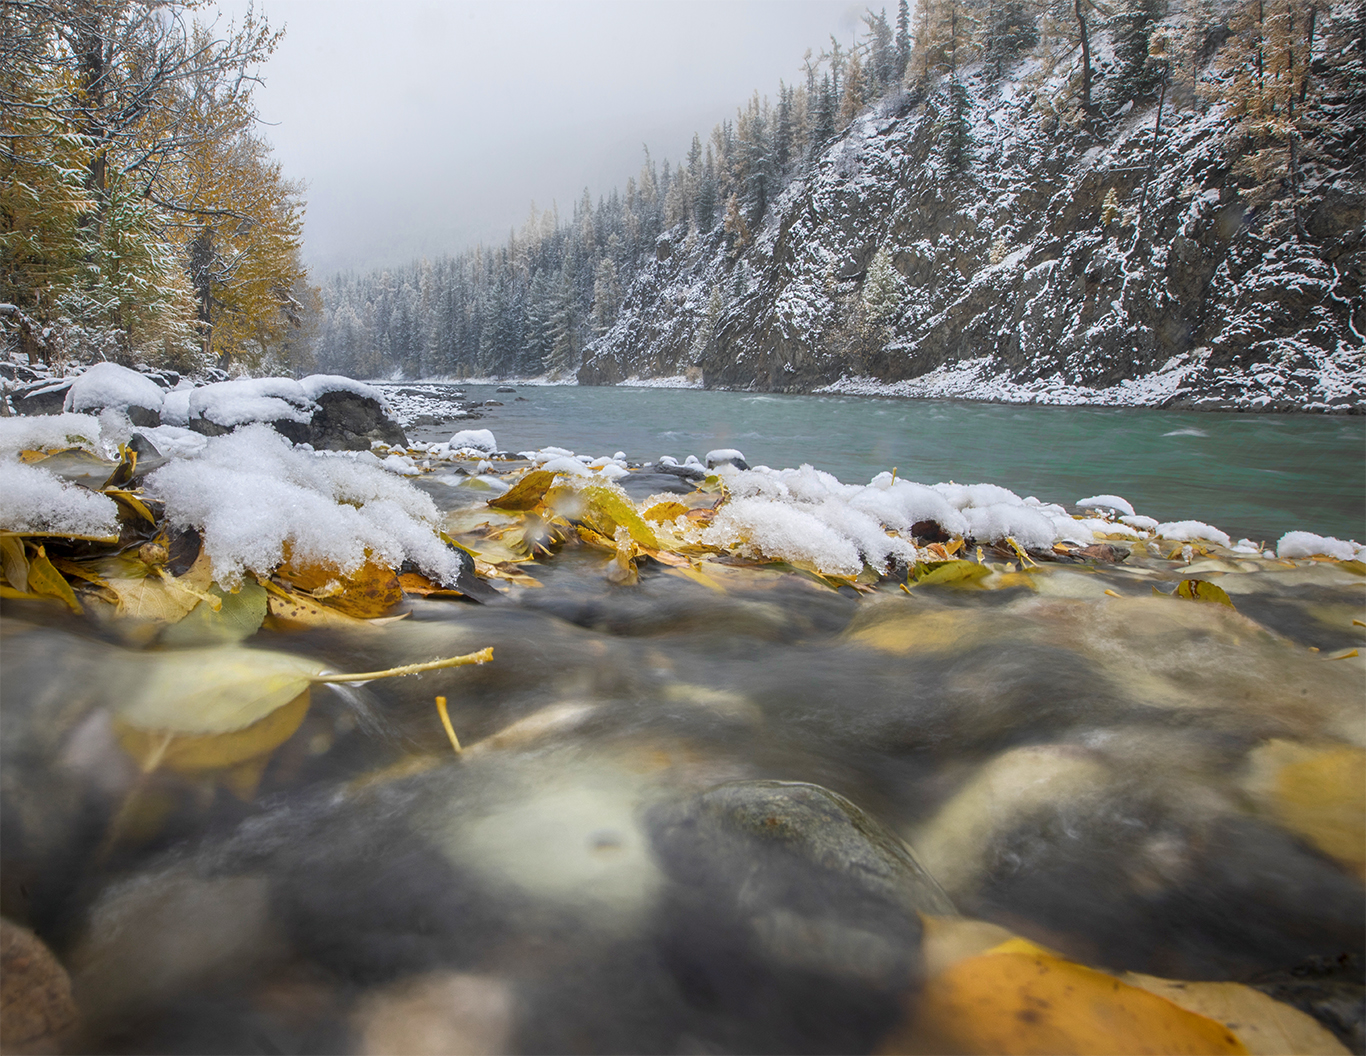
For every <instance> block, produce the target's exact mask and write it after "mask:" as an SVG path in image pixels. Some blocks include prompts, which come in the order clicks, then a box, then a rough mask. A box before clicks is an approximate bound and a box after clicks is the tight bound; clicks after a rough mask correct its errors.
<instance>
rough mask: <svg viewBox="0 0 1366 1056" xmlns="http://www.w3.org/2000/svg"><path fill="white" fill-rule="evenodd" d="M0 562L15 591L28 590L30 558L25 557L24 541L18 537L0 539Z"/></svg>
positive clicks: (9, 536)
mask: <svg viewBox="0 0 1366 1056" xmlns="http://www.w3.org/2000/svg"><path fill="white" fill-rule="evenodd" d="M0 561H3V567H4V570H5V578H6V579H7V580H9V584H10V586H11V587H13V588H14V589H15V590H18V591H21V592H22V591H27V590H28V558H27V557H25V556H24V541H23V540H22V539H20V538H18V537H17V536H13V535H7V536H3V537H0Z"/></svg>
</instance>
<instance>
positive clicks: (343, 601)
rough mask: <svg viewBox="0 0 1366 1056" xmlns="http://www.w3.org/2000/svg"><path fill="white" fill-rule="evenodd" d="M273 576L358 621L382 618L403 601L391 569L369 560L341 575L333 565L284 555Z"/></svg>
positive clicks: (396, 577)
mask: <svg viewBox="0 0 1366 1056" xmlns="http://www.w3.org/2000/svg"><path fill="white" fill-rule="evenodd" d="M275 574H276V575H277V576H279V577H280V578H281V579H283V580H286V581H287V582H289V583H291V584H293V585H294V586H295V587H298V588H299V589H300V590H307V591H312V592H313V593H314V595H315V596H316V597H326V598H327V602H328V604H329V605H330V606H332V607H333V608H335V609H338V610H339V611H341V612H344V613H346V615H348V616H355V617H356V618H357V619H361V620H368V619H370V618H372V617H375V616H383V615H384V614H385V613H386V612H388V611H389V610H390V609H392V608H393V607H394V606H395V605H397V604H398V603H399V602H400V601H402V600H403V588H402V587H401V586H399V582H398V576H397V575H396V574H395V573H394V570H393V569H391V568H388V567H387V566H385V565H382V564H380V563H379V562H378V561H376V560H374V559H373V558H370V559H368V560H367V561H366V562H365V564H363V565H361V566H360V568H358V569H356V570H355V571H354V572H348V573H346V574H343V573H342V572H341V571H340V569H338V568H337V567H336V566H335V565H325V564H322V563H319V562H305V561H299V560H296V559H294V558H292V557H291V556H290V555H289V554H288V552H286V557H285V560H284V562H283V563H282V564H281V565H280V567H279V568H277V569H276V570H275Z"/></svg>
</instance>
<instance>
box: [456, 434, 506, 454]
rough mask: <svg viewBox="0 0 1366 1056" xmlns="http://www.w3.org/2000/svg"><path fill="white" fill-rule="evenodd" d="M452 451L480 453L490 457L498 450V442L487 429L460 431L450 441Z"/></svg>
mask: <svg viewBox="0 0 1366 1056" xmlns="http://www.w3.org/2000/svg"><path fill="white" fill-rule="evenodd" d="M450 446H451V450H452V451H482V452H483V453H484V454H486V455H491V454H493V453H494V452H495V451H497V450H498V441H497V440H495V439H494V438H493V432H492V430H489V429H461V430H460V431H459V432H458V433H456V434H455V435H454V436H452V437H451V439H450Z"/></svg>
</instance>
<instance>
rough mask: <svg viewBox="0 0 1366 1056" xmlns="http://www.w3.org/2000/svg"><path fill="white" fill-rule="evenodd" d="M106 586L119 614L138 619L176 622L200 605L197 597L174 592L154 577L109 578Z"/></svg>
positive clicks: (184, 592)
mask: <svg viewBox="0 0 1366 1056" xmlns="http://www.w3.org/2000/svg"><path fill="white" fill-rule="evenodd" d="M105 586H107V587H108V588H109V589H110V590H112V591H113V592H114V593H115V594H116V595H117V596H118V599H119V600H118V608H117V610H116V611H117V612H118V615H120V616H127V617H130V618H132V619H137V620H152V621H155V622H157V623H177V622H179V621H180V620H183V619H184V618H185V617H186V616H188V615H189V613H190V610H191V609H193V608H194V607H195V606H196V605H198V604H199V596H198V595H197V594H192V593H190V592H189V591H186V590H177V589H176V588H174V587H172V586H169V585H168V584H167V583H166V582H165V581H164V580H162V579H161V578H159V577H157V576H140V577H137V578H124V577H120V576H110V577H109V578H108V579H106V580H105Z"/></svg>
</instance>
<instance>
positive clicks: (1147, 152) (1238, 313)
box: [579, 80, 1366, 411]
mask: <svg viewBox="0 0 1366 1056" xmlns="http://www.w3.org/2000/svg"><path fill="white" fill-rule="evenodd" d="M968 87H969V93H970V99H971V105H972V112H971V123H972V129H973V141H974V142H973V146H972V148H971V157H970V160H969V162H968V164H967V165H966V166H965V167H964V168H963V169H962V170H961V171H954V169H953V167H952V166H950V165H948V164H947V163H946V161H945V157H944V146H943V144H944V142H945V139H946V136H945V133H944V122H945V112H946V110H945V108H946V102H947V93H946V92H945V91H944V90H942V89H941V90H939V91H937V92H934V93H931V94H930V95H928V96H927V97H925V98H916V97H914V96H901V97H899V98H889V99H885V100H884V101H883V102H882V103H881V104H880V105H879V107H877V108H874V109H873V110H871V111H869V112H867V113H865V114H864V115H863V116H861V117H860V118H859V119H857V120H856V121H855V122H854V123H853V124H852V125H851V126H850V127H849V128H848V129H847V130H846V132H845V133H844V134H843V135H842V136H841V137H840V138H839V139H837V140H836V141H835V142H833V143H832V144H831V145H830V147H829V148H828V149H827V150H826V151H825V152H824V154H823V156H822V157H821V158H820V160H819V162H818V163H817V164H816V165H815V166H814V168H813V169H812V170H811V172H810V173H809V175H808V176H807V177H806V178H805V179H800V180H796V181H794V182H792V183H791V184H789V185H788V187H787V188H786V189H785V190H784V192H783V193H782V195H781V196H780V197H779V198H778V199H777V200H776V201H774V202H773V203H772V204H771V205H770V207H769V209H768V210H767V213H766V214H765V216H764V220H763V223H762V226H761V227H760V228H759V230H758V231H757V232H756V234H755V236H754V239H753V243H752V244H751V245H749V246H746V247H742V248H740V250H739V252H738V253H737V252H735V251H733V250H728V249H727V246H726V242H725V237H724V235H723V234H722V233H721V232H720V231H719V230H715V231H713V232H711V233H709V234H706V235H699V234H696V233H694V234H693V235H692V236H691V237H686V235H687V232H686V231H685V229H684V228H683V226H682V225H679V226H678V227H676V228H675V229H674V230H672V231H670V232H668V233H666V234H665V235H664V236H663V237H662V238H661V239H660V242H659V246H658V249H657V253H656V259H655V260H653V261H651V262H650V263H649V265H648V266H646V267H644V268H642V269H641V271H640V273H639V274H638V275H637V278H636V280H635V282H634V283H633V285H632V286H631V288H630V289H629V290H628V292H627V295H626V299H625V303H624V305H623V307H622V310H621V313H620V315H619V317H618V319H617V322H616V325H615V326H614V327H613V328H612V329H611V330H609V331H608V332H607V333H605V334H604V335H602V336H601V337H600V338H598V339H597V340H596V341H595V342H594V343H593V344H592V345H591V346H590V348H589V350H588V354H587V356H586V357H585V362H584V365H583V367H582V369H581V370H580V372H579V379H580V381H581V382H583V383H588V384H612V383H615V382H619V381H622V380H624V379H627V378H630V377H652V376H665V375H682V374H685V373H687V372H688V371H689V369H692V370H693V371H694V373H695V372H696V371H698V370H699V369H700V372H701V374H702V376H703V379H704V381H705V383H706V384H707V385H708V386H718V387H735V388H755V389H764V390H776V391H794V392H802V391H810V390H812V389H817V388H821V387H826V386H829V387H833V388H834V389H836V390H839V391H854V392H869V393H886V394H900V395H932V396H968V397H977V398H989V399H1005V400H1021V401H1040V402H1103V403H1124V404H1167V405H1173V406H1193V407H1205V408H1216V407H1228V406H1237V407H1249V408H1253V407H1263V408H1276V409H1318V410H1339V411H1341V410H1355V411H1363V410H1366V366H1364V365H1363V346H1366V340H1364V339H1363V336H1362V335H1363V333H1366V305H1363V303H1362V282H1363V279H1364V278H1366V240H1363V221H1366V162H1364V161H1363V159H1366V136H1363V135H1362V129H1361V127H1360V121H1359V118H1358V119H1357V120H1355V121H1353V120H1339V121H1337V122H1336V123H1335V124H1329V125H1328V126H1327V127H1326V128H1325V130H1324V131H1323V132H1322V133H1321V134H1320V136H1319V138H1318V140H1317V141H1315V142H1314V143H1313V144H1311V146H1312V147H1313V149H1312V150H1311V151H1307V152H1306V154H1307V156H1310V157H1312V158H1313V159H1314V160H1312V161H1310V162H1309V163H1307V165H1306V167H1305V169H1304V177H1303V181H1302V184H1301V187H1300V190H1299V194H1298V203H1297V204H1298V213H1299V217H1300V221H1301V224H1302V226H1303V233H1301V234H1298V235H1297V233H1296V224H1295V221H1294V207H1295V204H1296V203H1295V202H1294V201H1292V199H1291V197H1290V194H1289V191H1288V188H1287V187H1286V186H1285V185H1284V183H1285V181H1282V184H1281V185H1280V186H1277V185H1276V184H1274V182H1273V184H1272V185H1271V191H1270V192H1269V193H1268V191H1267V184H1266V183H1265V182H1263V183H1262V184H1261V185H1260V187H1259V188H1257V189H1256V190H1254V189H1253V188H1252V186H1251V181H1250V180H1247V179H1244V178H1241V177H1239V176H1238V175H1235V173H1234V171H1231V166H1232V163H1233V161H1234V158H1235V155H1234V153H1233V147H1234V144H1233V143H1232V131H1231V127H1232V124H1231V122H1230V121H1229V120H1228V119H1227V118H1226V117H1225V116H1224V115H1223V113H1222V111H1221V108H1220V107H1218V106H1213V107H1211V108H1208V109H1204V110H1200V109H1196V108H1192V107H1190V106H1189V105H1186V106H1181V107H1173V106H1172V105H1171V104H1170V101H1169V102H1168V105H1167V106H1166V107H1164V109H1163V114H1162V130H1161V135H1160V137H1159V139H1158V143H1157V150H1156V152H1155V153H1154V150H1153V140H1154V123H1155V118H1156V116H1157V107H1156V106H1148V107H1146V108H1134V109H1132V110H1130V111H1129V112H1128V113H1127V114H1124V115H1122V116H1120V117H1117V118H1115V119H1114V120H1112V121H1110V122H1108V123H1106V125H1105V127H1104V130H1103V131H1101V132H1092V131H1087V130H1085V129H1083V128H1077V127H1070V126H1069V125H1068V124H1066V123H1064V122H1060V121H1059V120H1058V118H1057V117H1056V116H1054V115H1052V114H1050V113H1048V112H1047V108H1046V107H1040V106H1039V105H1037V104H1038V98H1039V97H1038V96H1036V94H1035V91H1034V90H1033V89H1028V88H1026V87H1024V86H1023V83H1022V82H1021V81H1011V80H1005V81H1002V82H1000V83H998V84H994V85H992V84H986V83H984V82H983V81H981V80H977V81H975V82H974V81H972V80H970V81H969V85H968ZM888 265H890V267H889V266H888Z"/></svg>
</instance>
